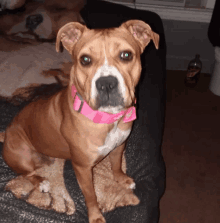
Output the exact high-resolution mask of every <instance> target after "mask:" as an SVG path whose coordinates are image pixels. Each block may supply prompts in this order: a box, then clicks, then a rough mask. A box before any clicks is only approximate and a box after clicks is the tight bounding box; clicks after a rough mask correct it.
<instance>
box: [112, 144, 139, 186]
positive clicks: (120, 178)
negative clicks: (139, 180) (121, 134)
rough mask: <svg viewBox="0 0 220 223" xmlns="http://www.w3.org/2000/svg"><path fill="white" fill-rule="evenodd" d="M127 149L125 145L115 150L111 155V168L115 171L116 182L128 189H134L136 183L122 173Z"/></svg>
mask: <svg viewBox="0 0 220 223" xmlns="http://www.w3.org/2000/svg"><path fill="white" fill-rule="evenodd" d="M124 149H125V143H123V144H122V145H120V146H118V147H117V148H115V149H114V150H113V151H111V153H110V154H109V157H110V161H111V168H112V171H113V175H114V179H115V181H116V182H118V183H120V184H122V185H123V186H124V187H125V188H127V189H134V188H135V183H134V180H133V179H132V178H130V177H128V176H127V175H126V174H125V173H124V172H123V171H122V156H123V152H124Z"/></svg>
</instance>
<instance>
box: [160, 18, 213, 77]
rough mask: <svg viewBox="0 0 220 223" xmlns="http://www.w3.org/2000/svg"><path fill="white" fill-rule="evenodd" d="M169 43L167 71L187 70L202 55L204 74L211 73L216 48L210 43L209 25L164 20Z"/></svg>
mask: <svg viewBox="0 0 220 223" xmlns="http://www.w3.org/2000/svg"><path fill="white" fill-rule="evenodd" d="M163 25H164V30H165V37H166V42H167V69H170V70H185V69H187V65H188V63H189V61H190V60H191V59H193V58H194V57H195V54H197V53H198V54H200V58H201V61H202V63H203V69H202V70H203V72H205V73H211V72H212V69H213V64H214V48H213V46H212V45H211V43H210V42H209V39H208V36H207V33H208V26H209V24H208V23H199V22H188V21H174V20H163Z"/></svg>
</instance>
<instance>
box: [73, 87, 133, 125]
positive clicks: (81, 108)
mask: <svg viewBox="0 0 220 223" xmlns="http://www.w3.org/2000/svg"><path fill="white" fill-rule="evenodd" d="M72 97H73V109H74V110H75V111H77V112H79V113H81V114H83V115H84V116H86V117H87V118H88V119H90V120H91V121H93V122H94V123H100V124H112V123H114V122H116V121H118V120H119V119H120V118H121V117H124V118H123V122H131V121H134V120H135V119H136V108H135V106H132V107H130V108H128V109H127V110H125V111H121V112H119V113H117V114H109V113H107V112H102V111H97V110H93V109H92V108H91V107H90V106H89V105H88V104H87V102H86V101H84V100H83V98H82V96H81V95H80V94H79V93H77V90H76V88H75V86H74V85H72Z"/></svg>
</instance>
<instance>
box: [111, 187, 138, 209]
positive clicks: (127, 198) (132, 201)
mask: <svg viewBox="0 0 220 223" xmlns="http://www.w3.org/2000/svg"><path fill="white" fill-rule="evenodd" d="M139 203H140V200H139V199H138V197H137V196H136V195H135V194H133V192H132V191H131V190H130V192H128V193H125V195H124V196H123V197H122V198H121V199H120V200H119V201H118V202H117V203H116V205H115V206H116V207H124V206H129V205H132V206H134V205H138V204H139Z"/></svg>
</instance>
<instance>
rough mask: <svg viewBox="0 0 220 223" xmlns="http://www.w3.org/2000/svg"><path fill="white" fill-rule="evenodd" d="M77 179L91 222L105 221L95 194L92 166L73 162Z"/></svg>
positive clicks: (100, 222)
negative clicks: (77, 164) (81, 165)
mask: <svg viewBox="0 0 220 223" xmlns="http://www.w3.org/2000/svg"><path fill="white" fill-rule="evenodd" d="M73 167H74V171H75V174H76V178H77V181H78V183H79V186H80V188H81V190H82V193H83V195H84V197H85V202H86V206H87V209H88V216H89V223H105V222H106V221H105V219H104V217H103V215H102V214H101V212H100V210H99V207H98V202H97V198H96V194H95V189H94V184H93V173H92V168H90V167H86V168H85V167H80V166H76V165H75V164H74V163H73Z"/></svg>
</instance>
